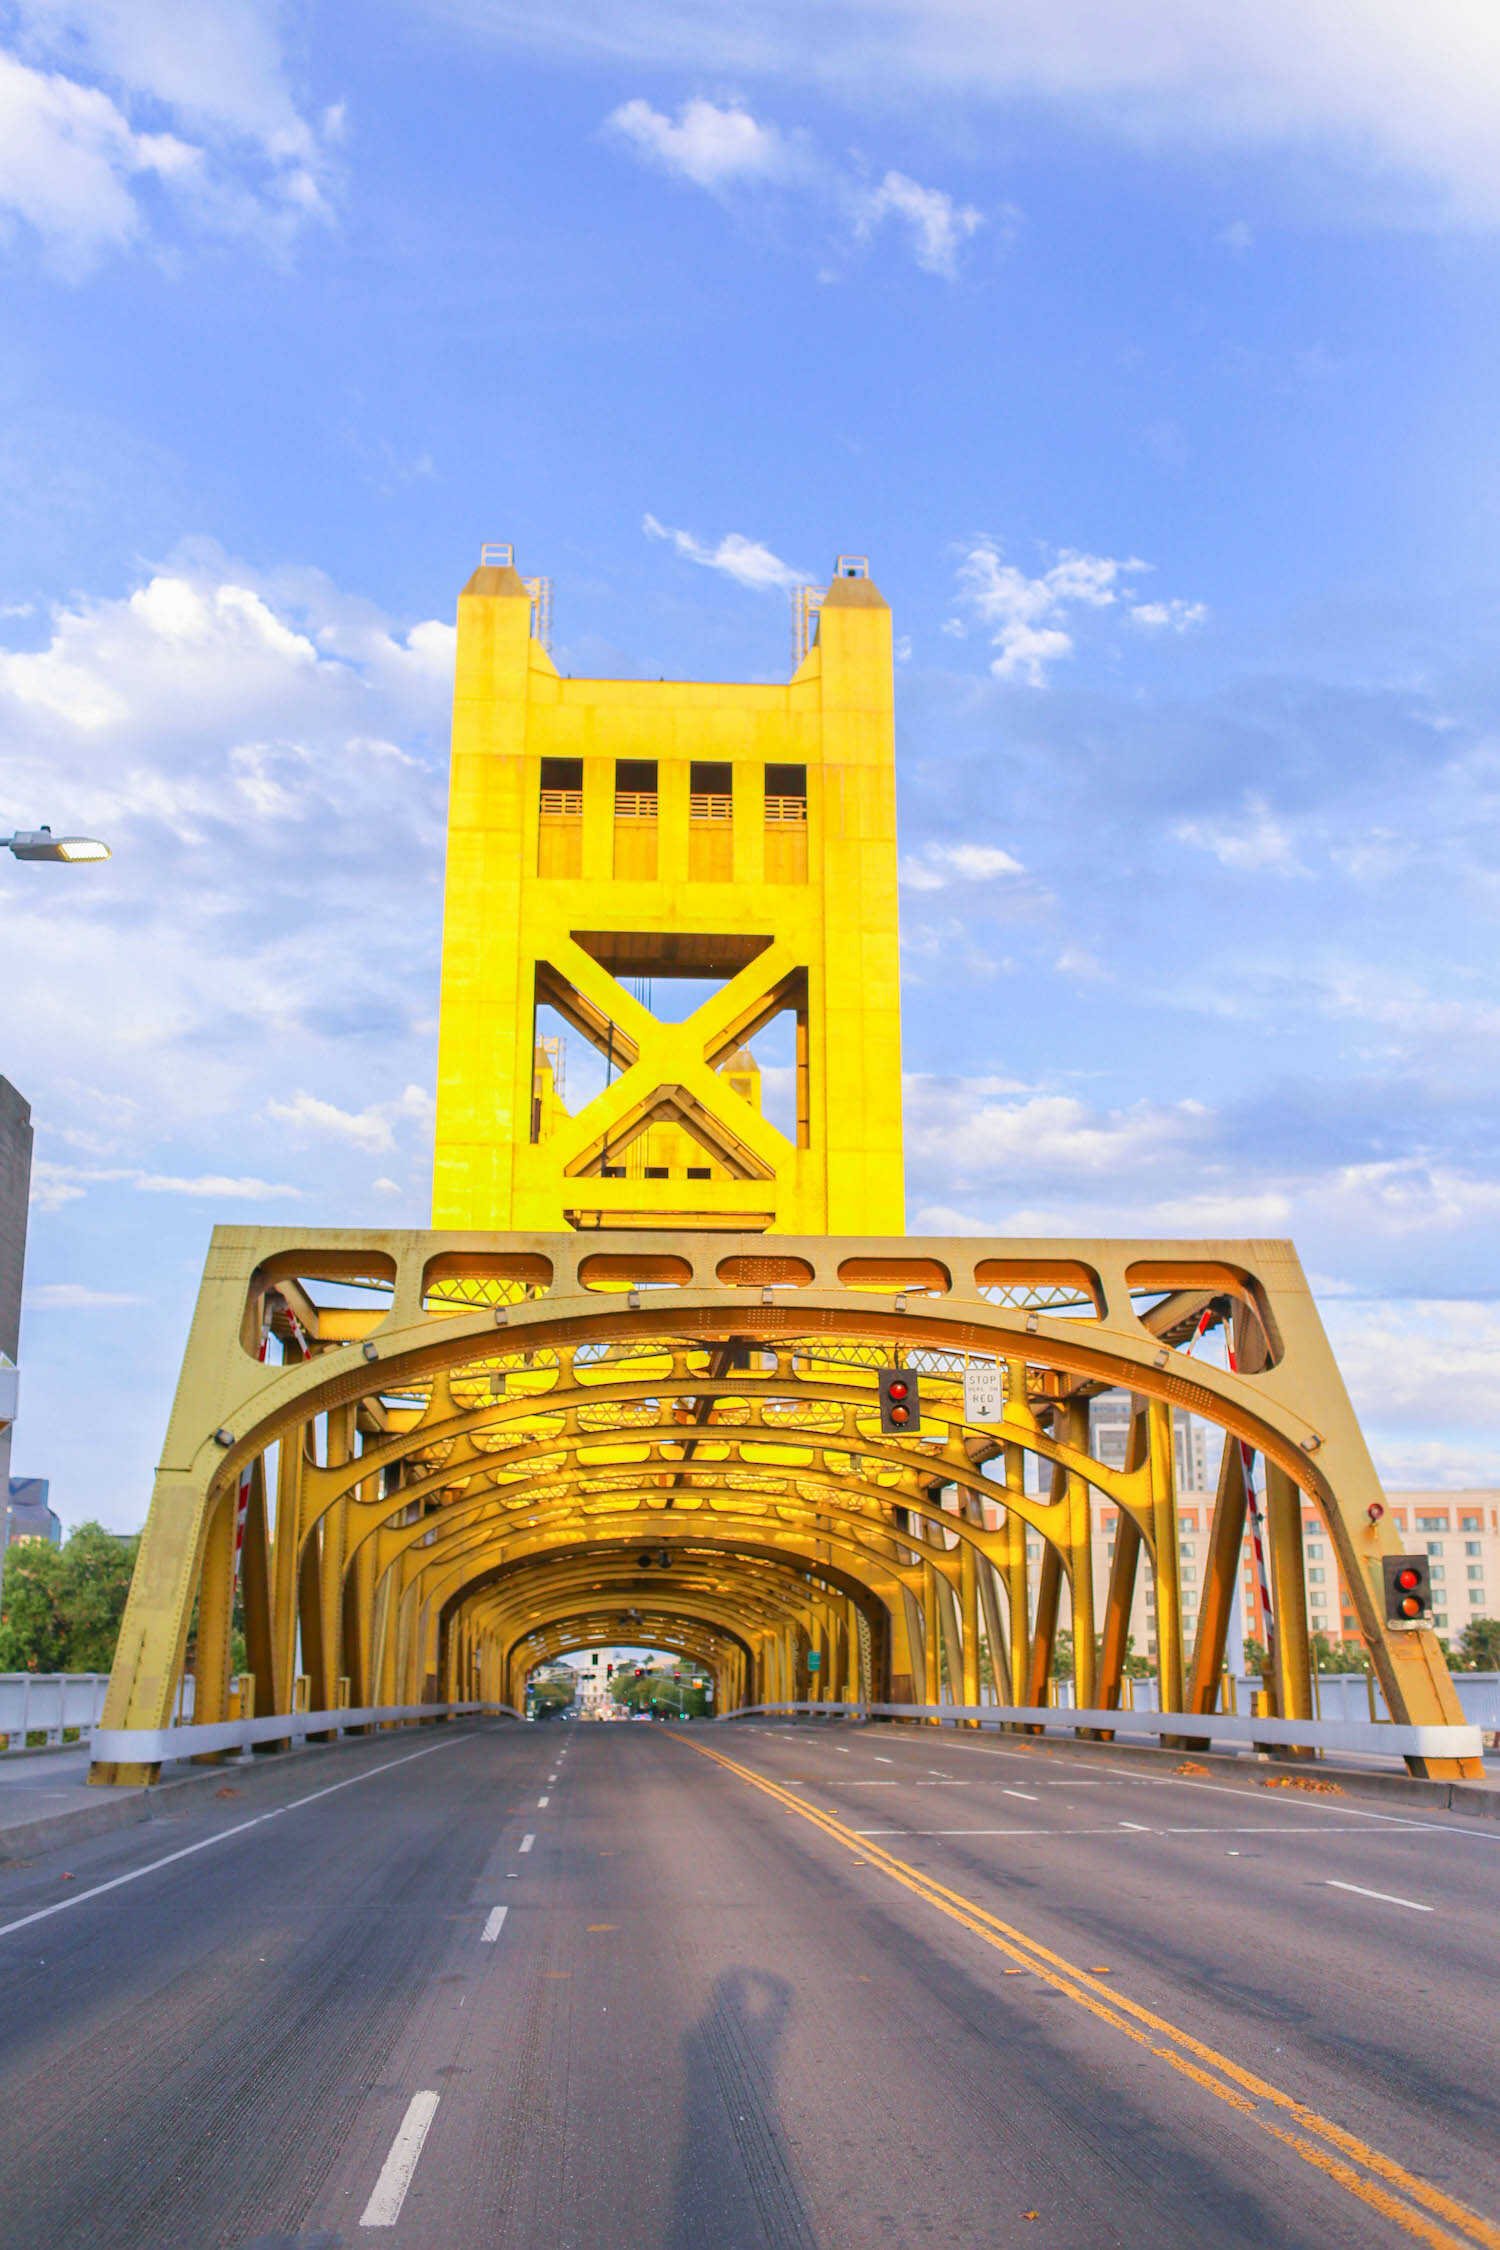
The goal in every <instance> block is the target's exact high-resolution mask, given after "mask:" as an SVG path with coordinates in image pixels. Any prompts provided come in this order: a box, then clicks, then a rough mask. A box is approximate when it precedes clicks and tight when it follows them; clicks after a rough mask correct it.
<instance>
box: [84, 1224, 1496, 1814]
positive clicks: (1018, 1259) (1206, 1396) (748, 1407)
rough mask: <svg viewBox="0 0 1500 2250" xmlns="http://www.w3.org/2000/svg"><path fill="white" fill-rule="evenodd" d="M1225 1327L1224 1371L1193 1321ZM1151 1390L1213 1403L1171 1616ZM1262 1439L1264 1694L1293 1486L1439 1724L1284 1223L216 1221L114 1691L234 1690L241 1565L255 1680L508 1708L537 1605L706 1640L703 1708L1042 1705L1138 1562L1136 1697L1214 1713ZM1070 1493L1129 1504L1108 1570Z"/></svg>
mask: <svg viewBox="0 0 1500 2250" xmlns="http://www.w3.org/2000/svg"><path fill="white" fill-rule="evenodd" d="M1216 1330H1223V1331H1224V1332H1225V1333H1227V1334H1229V1335H1231V1336H1232V1338H1233V1340H1234V1344H1235V1354H1234V1358H1235V1367H1236V1371H1234V1372H1231V1370H1230V1368H1229V1367H1228V1366H1219V1365H1215V1364H1212V1363H1211V1361H1210V1359H1209V1358H1208V1357H1206V1356H1197V1357H1195V1356H1193V1353H1194V1350H1195V1347H1196V1345H1197V1343H1198V1341H1199V1339H1200V1338H1202V1337H1203V1335H1204V1334H1205V1332H1213V1331H1216ZM278 1357H279V1363H278ZM893 1357H899V1358H901V1359H902V1360H903V1361H904V1362H905V1363H906V1364H907V1365H909V1366H910V1367H911V1368H913V1369H914V1370H915V1371H917V1372H918V1373H919V1380H920V1384H921V1388H922V1399H923V1415H922V1424H921V1429H920V1431H919V1433H917V1434H916V1435H914V1436H904V1435H903V1436H900V1437H894V1436H890V1435H884V1436H883V1435H882V1434H881V1432H880V1427H879V1415H878V1404H877V1397H876V1390H875V1371H876V1369H877V1367H879V1366H880V1365H883V1364H886V1363H887V1362H889V1361H890V1360H891V1359H892V1358H893ZM976 1364H977V1365H980V1366H984V1367H988V1368H991V1369H994V1368H997V1367H998V1369H999V1371H1000V1374H1001V1377H1002V1388H1003V1412H1002V1418H1001V1419H1000V1420H999V1421H997V1422H986V1423H976V1422H971V1421H968V1420H966V1418H965V1411H964V1381H963V1379H964V1374H965V1370H966V1369H967V1368H970V1367H972V1366H975V1365H976ZM1104 1389H1121V1390H1124V1391H1126V1392H1127V1393H1128V1394H1129V1395H1130V1398H1131V1401H1132V1410H1131V1423H1130V1445H1129V1449H1128V1452H1127V1457H1126V1462H1125V1465H1124V1466H1123V1467H1118V1468H1117V1467H1111V1466H1109V1465H1108V1464H1106V1463H1105V1462H1103V1461H1101V1460H1099V1459H1097V1458H1095V1457H1094V1456H1093V1455H1092V1454H1091V1452H1090V1449H1089V1411H1088V1407H1089V1400H1090V1398H1091V1397H1092V1396H1094V1395H1095V1394H1097V1393H1098V1392H1099V1391H1101V1390H1104ZM1174 1409H1185V1410H1188V1411H1190V1412H1192V1413H1194V1414H1196V1415H1199V1416H1202V1417H1203V1418H1204V1419H1205V1420H1206V1421H1208V1422H1210V1423H1211V1424H1213V1425H1215V1426H1216V1427H1217V1429H1218V1430H1219V1431H1220V1432H1221V1433H1222V1436H1223V1448H1222V1460H1221V1465H1220V1471H1219V1491H1218V1500H1217V1505H1216V1509H1215V1519H1214V1520H1215V1534H1214V1547H1213V1557H1212V1561H1211V1564H1210V1568H1209V1572H1208V1583H1207V1585H1206V1586H1205V1588H1204V1590H1203V1598H1202V1601H1201V1604H1200V1607H1199V1609H1198V1613H1197V1619H1196V1634H1195V1636H1194V1638H1193V1640H1192V1643H1191V1645H1189V1641H1188V1637H1187V1635H1186V1633H1185V1630H1184V1619H1183V1605H1182V1600H1181V1589H1180V1587H1179V1584H1178V1517H1177V1495H1176V1491H1175V1486H1174V1474H1173V1441H1172V1414H1173V1411H1174ZM1247 1451H1248V1452H1253V1453H1254V1454H1257V1455H1259V1456H1260V1457H1261V1458H1262V1460H1263V1462H1264V1465H1265V1466H1264V1476H1263V1479H1262V1483H1263V1487H1264V1493H1263V1498H1264V1511H1265V1513H1264V1529H1265V1534H1266V1539H1267V1543H1268V1546H1269V1558H1270V1574H1271V1586H1272V1591H1273V1595H1274V1614H1275V1616H1276V1619H1277V1631H1276V1645H1275V1649H1274V1652H1273V1665H1272V1670H1271V1673H1270V1675H1269V1678H1268V1685H1269V1687H1270V1690H1271V1695H1272V1700H1273V1706H1274V1708H1275V1710H1276V1711H1277V1712H1278V1713H1279V1715H1282V1716H1285V1717H1291V1718H1298V1717H1307V1716H1309V1715H1310V1697H1311V1684H1310V1667H1309V1640H1308V1631H1307V1616H1306V1599H1305V1591H1304V1588H1303V1584H1302V1536H1301V1532H1302V1505H1303V1498H1304V1496H1305V1497H1306V1499H1307V1500H1308V1501H1310V1502H1311V1503H1312V1505H1313V1506H1314V1507H1315V1508H1316V1509H1317V1510H1318V1511H1319V1513H1320V1515H1321V1517H1322V1519H1323V1522H1324V1524H1325V1526H1326V1528H1327V1531H1328V1534H1329V1536H1330V1538H1331V1541H1332V1543H1333V1546H1334V1549H1335V1552H1336V1554H1337V1557H1338V1561H1339V1565H1340V1569H1341V1572H1342V1575H1343V1578H1344V1580H1345V1583H1346V1585H1347V1587H1348V1589H1349V1592H1350V1594H1351V1596H1352V1599H1353V1601H1354V1603H1355V1606H1356V1609H1357V1613H1358V1616H1359V1620H1360V1625H1361V1628H1362V1630H1363V1633H1364V1637H1365V1640H1366V1644H1367V1646H1368V1647H1369V1649H1370V1651H1371V1655H1372V1658H1373V1662H1374V1665H1375V1668H1376V1670H1377V1672H1378V1674H1379V1677H1380V1681H1381V1685H1382V1687H1383V1689H1384V1691H1385V1694H1386V1698H1387V1701H1388V1704H1389V1707H1390V1709H1391V1712H1392V1715H1393V1716H1394V1717H1396V1718H1398V1719H1403V1720H1406V1721H1408V1722H1411V1723H1423V1722H1428V1723H1460V1721H1461V1713H1460V1710H1459V1706H1458V1703H1457V1699H1456V1696H1455V1695H1454V1692H1453V1688H1452V1684H1451V1681H1450V1680H1449V1678H1448V1674H1447V1669H1446V1666H1445V1664H1444V1661H1443V1656H1442V1651H1441V1648H1440V1646H1439V1644H1438V1643H1437V1641H1436V1640H1435V1638H1434V1637H1433V1636H1432V1635H1431V1634H1430V1633H1428V1632H1425V1631H1424V1632H1416V1633H1398V1632H1392V1631H1390V1630H1389V1629H1388V1628H1387V1626H1386V1624H1385V1621H1384V1611H1383V1602H1382V1596H1381V1557H1382V1556H1383V1555H1384V1554H1386V1553H1389V1552H1393V1551H1395V1545H1396V1542H1395V1539H1394V1535H1393V1533H1392V1530H1391V1527H1390V1525H1389V1521H1388V1519H1387V1517H1386V1515H1385V1513H1384V1505H1383V1499H1382V1496H1381V1493H1380V1488H1379V1484H1378V1482H1377V1480H1376V1477H1375V1472H1374V1468H1373V1465H1372V1464H1371V1462H1370V1458H1369V1454H1368V1452H1367V1450H1366V1448H1365V1445H1364V1441H1363V1439H1362V1437H1361V1434H1360V1431H1359V1428H1358V1425H1357V1422H1356V1420H1355V1417H1354V1413H1353V1410H1352V1408H1351V1406H1350V1403H1349V1400H1348V1397H1347V1394H1346V1393H1345V1391H1344V1388H1343V1384H1342V1382H1341V1380H1340V1378H1339V1375H1338V1370H1337V1367H1336V1365H1335V1363H1334V1360H1333V1357H1332V1353H1331V1351H1330V1349H1329V1346H1328V1343H1327V1339H1326V1337H1325V1336H1324V1333H1323V1330H1322V1326H1321V1323H1320V1322H1319V1320H1318V1316H1317V1312H1316V1309H1315V1307H1314V1305H1313V1302H1312V1298H1311V1295H1310V1293H1309V1291H1308V1289H1307V1285H1306V1282H1305V1280H1304V1278H1303V1275H1302V1272H1301V1268H1300V1266H1299V1265H1298V1263H1297V1260H1296V1256H1295V1253H1294V1252H1293V1251H1292V1249H1291V1246H1290V1245H1289V1244H1285V1243H1255V1244H1246V1243H1234V1242H1197V1243H1184V1242H1016V1241H996V1242H985V1241H980V1240H967V1239H959V1240H931V1239H921V1240H912V1239H906V1238H895V1239H853V1240H850V1239H845V1240H839V1239H831V1238H826V1237H814V1238H805V1237H804V1238H788V1237H779V1236H778V1237H774V1238H765V1237H737V1236H726V1235H724V1234H715V1233H699V1234H692V1235H679V1234H672V1235H670V1236H663V1235H660V1234H639V1235H631V1234H613V1233H611V1234H607V1235H605V1236H603V1237H601V1236H599V1235H592V1236H588V1235H577V1234H569V1235H564V1236H519V1235H517V1236H507V1235H475V1234H457V1233H416V1232H411V1233H407V1232H402V1233H394V1232H393V1233H379V1234H356V1233H348V1232H343V1231H334V1230H327V1231H317V1232H311V1233H300V1232H297V1231H294V1230H290V1229H265V1230H261V1229H250V1228H221V1229H219V1230H217V1231H216V1233H215V1236H214V1240H213V1245H212V1248H211V1251H210V1256H209V1261H208V1266H207V1270H206V1273H205V1277H204V1282H203V1287H202V1290H201V1292H200V1296H199V1301H198V1307H197V1311H196V1314H195V1318H194V1322H193V1328H192V1332H191V1334H190V1337H189V1340H188V1347H187V1352H186V1356H185V1359H184V1364H183V1369H182V1375H181V1380H180V1383H179V1388H178V1394H177V1400H176V1404H175V1406H174V1410H173V1415H172V1420H171V1424H170V1427H169V1431H168V1437H167V1444H166V1448H165V1451H164V1456H163V1461H162V1465H161V1468H160V1471H159V1474H158V1478H157V1484H156V1490H155V1494H154V1497H153V1501H152V1506H151V1512H150V1516H149V1519H148V1523H147V1527H146V1533H145V1537H144V1540H143V1543H142V1549H141V1555H140V1560H139V1563H138V1565H137V1570H136V1577H135V1582H134V1584H133V1586H132V1590H131V1596H130V1601H129V1605H128V1608H127V1612H126V1617H125V1622H124V1626H123V1628H122V1632H121V1637H120V1644H119V1652H118V1655H117V1659H116V1664H115V1669H114V1672H113V1674H112V1679H111V1688H110V1698H109V1706H108V1709H107V1711H106V1715H105V1724H106V1725H107V1726H109V1727H160V1726H162V1725H164V1724H166V1723H168V1721H169V1720H170V1717H171V1714H172V1711H173V1709H174V1708H175V1706H176V1702H177V1698H178V1693H179V1685H180V1682H181V1679H182V1676H183V1673H184V1670H185V1669H191V1671H192V1674H193V1678H194V1686H195V1717H197V1718H199V1719H213V1718H215V1717H217V1716H221V1715H223V1714H224V1713H226V1712H227V1710H228V1708H229V1698H230V1648H231V1635H232V1627H233V1618H234V1612H235V1603H236V1600H237V1599H238V1600H239V1603H240V1605H241V1609H242V1614H243V1621H244V1632H245V1637H246V1642H247V1648H248V1672H249V1675H250V1678H249V1679H245V1680H242V1683H241V1691H240V1692H241V1705H242V1707H243V1705H244V1703H245V1702H246V1701H247V1700H249V1699H252V1698H253V1702H254V1706H255V1708H256V1710H257V1711H258V1712H260V1713H268V1712H272V1713H274V1712H281V1711H289V1710H291V1709H292V1708H293V1707H294V1705H295V1704H296V1703H298V1702H301V1701H305V1702H306V1703H307V1706H308V1707H309V1708H314V1709H331V1708H335V1707H337V1706H338V1705H339V1704H340V1703H341V1702H348V1703H351V1704H354V1705H356V1706H377V1705H382V1704H399V1703H413V1702H417V1701H421V1700H466V1699H469V1698H470V1697H472V1695H473V1693H474V1691H475V1689H476V1686H477V1687H478V1689H479V1691H480V1692H481V1693H482V1695H483V1697H484V1698H485V1699H487V1700H492V1701H495V1702H505V1703H512V1704H514V1703H517V1702H518V1701H519V1700H520V1692H519V1691H520V1689H521V1688H522V1687H523V1686H524V1679H525V1674H526V1673H527V1671H529V1670H530V1669H531V1668H532V1667H533V1666H534V1665H535V1664H536V1663H537V1662H539V1661H541V1660H542V1653H545V1652H550V1651H551V1650H552V1649H554V1648H555V1647H556V1646H558V1645H560V1644H559V1643H558V1641H557V1635H558V1633H559V1632H560V1631H564V1630H566V1631H568V1632H571V1633H573V1634H575V1635H576V1634H578V1633H581V1632H583V1631H584V1629H585V1621H587V1623H588V1626H589V1628H590V1629H593V1628H594V1627H597V1629H598V1637H602V1638H609V1637H616V1638H618V1637H621V1635H622V1632H623V1626H624V1623H625V1622H628V1621H629V1620H630V1619H631V1618H632V1616H634V1617H635V1618H636V1619H637V1620H638V1621H639V1622H638V1626H637V1627H636V1628H633V1629H632V1634H631V1637H633V1638H635V1639H637V1640H646V1639H649V1640H651V1641H652V1642H653V1643H654V1644H655V1645H661V1646H676V1645H682V1646H684V1647H687V1646H688V1645H689V1642H688V1640H687V1639H684V1638H683V1636H690V1637H691V1640H692V1643H693V1644H694V1645H693V1653H694V1654H697V1655H700V1656H702V1658H703V1660H704V1661H707V1662H710V1663H712V1664H713V1665H714V1668H715V1673H716V1677H717V1678H718V1680H719V1683H720V1702H719V1708H720V1709H721V1710H722V1709H732V1708H735V1707H738V1706H739V1705H741V1704H743V1703H747V1702H754V1701H776V1700H785V1699H790V1698H793V1697H795V1698H797V1699H799V1700H801V1699H806V1698H808V1697H812V1698H814V1699H816V1698H817V1697H819V1696H823V1697H827V1698H829V1699H833V1700H839V1699H844V1698H854V1699H857V1698H861V1697H866V1696H873V1697H874V1698H875V1699H877V1700H895V1701H904V1700H911V1701H923V1702H931V1703H936V1702H938V1701H939V1700H941V1699H943V1698H944V1697H945V1696H947V1697H950V1698H951V1699H953V1700H956V1701H960V1702H965V1703H977V1702H978V1701H979V1700H980V1696H981V1685H982V1682H983V1681H984V1680H985V1675H986V1674H987V1675H988V1684H989V1685H990V1687H991V1692H993V1693H994V1694H995V1695H996V1696H997V1698H998V1699H999V1700H1000V1701H1002V1702H1011V1703H1015V1704H1026V1703H1031V1704H1035V1703H1037V1702H1040V1701H1041V1700H1043V1697H1044V1694H1045V1690H1046V1682H1047V1677H1048V1672H1049V1670H1050V1666H1051V1661H1052V1655H1053V1648H1054V1641H1055V1635H1056V1633H1057V1630H1058V1624H1059V1618H1060V1615H1061V1613H1062V1612H1061V1604H1062V1600H1063V1595H1064V1591H1065V1590H1066V1594H1067V1597H1068V1602H1069V1609H1070V1615H1071V1624H1072V1630H1073V1640H1074V1661H1075V1671H1076V1682H1077V1693H1078V1700H1079V1702H1080V1704H1082V1705H1089V1706H1094V1707H1103V1708H1109V1707H1113V1706H1115V1705H1117V1704H1118V1702H1119V1699H1120V1694H1121V1685H1122V1676H1123V1671H1124V1664H1125V1656H1126V1650H1127V1645H1128V1639H1127V1629H1128V1621H1129V1615H1130V1608H1131V1602H1132V1599H1133V1596H1134V1592H1135V1586H1136V1580H1137V1574H1138V1571H1139V1568H1140V1565H1141V1562H1142V1559H1143V1558H1144V1561H1145V1564H1146V1566H1147V1568H1148V1569H1149V1570H1150V1572H1151V1578H1152V1584H1153V1587H1154V1592H1155V1603H1156V1629H1157V1653H1156V1669H1157V1676H1158V1681H1159V1686H1160V1695H1161V1705H1162V1708H1163V1709H1166V1710H1194V1711H1204V1710H1209V1709H1212V1708H1213V1707H1214V1700H1215V1698H1216V1697H1217V1695H1218V1693H1219V1692H1220V1681H1221V1675H1222V1669H1223V1657H1224V1642H1225V1632H1226V1628H1227V1623H1228V1617H1229V1609H1230V1605H1231V1603H1232V1602H1233V1601H1234V1600H1235V1599H1236V1598H1237V1586H1238V1574H1239V1569H1240V1555H1241V1546H1242V1537H1243V1528H1244V1523H1245V1514H1246V1506H1247V1488H1246V1461H1247ZM1028 1463H1029V1464H1031V1465H1032V1466H1031V1467H1030V1470H1029V1471H1028ZM1095 1496H1098V1498H1102V1499H1103V1500H1104V1501H1106V1502H1108V1503H1110V1504H1111V1505H1112V1506H1113V1508H1114V1509H1115V1511H1116V1519H1115V1541H1114V1547H1113V1559H1112V1563H1111V1570H1110V1577H1109V1585H1108V1590H1107V1593H1106V1594H1105V1596H1104V1598H1103V1600H1102V1602H1096V1599H1095V1589H1094V1557H1093V1547H1094V1538H1095V1532H1094V1512H1095V1510H1094V1498H1095ZM1028 1535H1030V1537H1029V1536H1028ZM1028 1546H1032V1547H1036V1546H1039V1549H1040V1555H1039V1564H1036V1563H1034V1562H1033V1560H1032V1558H1031V1556H1030V1555H1029V1554H1028ZM648 1620H649V1622H650V1628H651V1629H650V1632H649V1633H647V1631H646V1624H647V1621H648ZM668 1633H675V1634H676V1635H677V1636H678V1640H677V1641H673V1640H670V1639H665V1638H663V1636H664V1635H667V1634H668ZM570 1645H575V1646H576V1645H586V1644H583V1643H580V1642H579V1641H577V1640H576V1638H575V1640H574V1641H573V1642H572V1643H571V1644H570ZM814 1653H816V1656H817V1662H816V1664H813V1663H810V1662H809V1659H810V1658H811V1657H812V1656H813V1655H814ZM1414 1762H1415V1763H1417V1764H1419V1765H1420V1764H1421V1763H1422V1762H1421V1761H1414ZM1425 1770H1428V1771H1434V1772H1436V1771H1439V1770H1442V1771H1457V1770H1459V1769H1458V1765H1457V1762H1455V1761H1442V1762H1441V1764H1440V1762H1439V1761H1437V1760H1428V1761H1426V1762H1425ZM151 1772H152V1769H150V1768H146V1767H140V1768H137V1767H125V1766H118V1765H116V1766H105V1765H96V1767H95V1769H94V1774H95V1778H96V1779H101V1780H126V1779H130V1780H136V1779H143V1778H150V1777H151Z"/></svg>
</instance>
